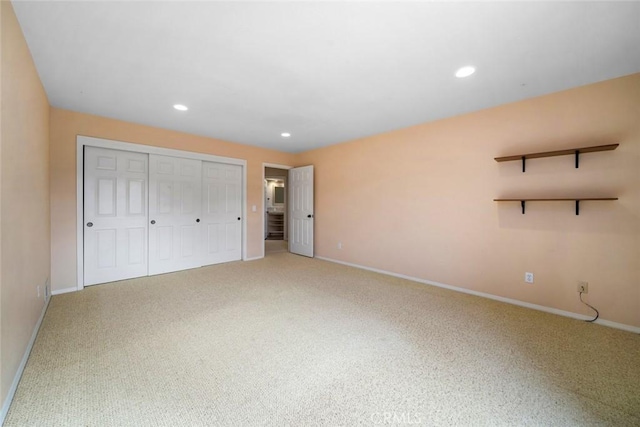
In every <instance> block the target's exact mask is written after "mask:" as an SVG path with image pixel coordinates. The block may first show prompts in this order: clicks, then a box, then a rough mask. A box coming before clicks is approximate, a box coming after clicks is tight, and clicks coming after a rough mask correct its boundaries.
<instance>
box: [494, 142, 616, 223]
mask: <svg viewBox="0 0 640 427" xmlns="http://www.w3.org/2000/svg"><path fill="white" fill-rule="evenodd" d="M616 146H617V144H616ZM583 200H589V201H593V200H599V201H602V200H618V198H617V197H582V198H574V199H493V201H494V202H520V206H522V214H523V215H524V206H525V203H526V202H576V215H580V202H581V201H583Z"/></svg>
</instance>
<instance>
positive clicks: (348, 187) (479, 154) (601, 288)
mask: <svg viewBox="0 0 640 427" xmlns="http://www.w3.org/2000/svg"><path fill="white" fill-rule="evenodd" d="M434 102H435V101H434ZM616 142H617V143H620V147H619V148H618V149H617V150H616V151H611V152H604V153H594V154H585V155H583V156H582V158H581V166H580V168H579V169H575V168H574V158H573V157H572V156H565V157H553V158H547V159H537V160H530V161H529V162H528V164H527V172H526V173H522V172H521V164H520V163H519V162H508V163H497V162H495V161H494V157H497V156H504V155H511V154H520V153H527V152H536V151H547V150H556V149H564V148H572V147H576V146H589V145H599V144H605V143H616ZM296 164H314V165H315V170H316V177H315V182H316V189H315V190H316V193H315V197H316V199H315V203H316V204H315V207H316V234H315V236H316V254H317V255H318V256H322V257H327V258H332V259H335V260H340V261H344V262H349V263H354V264H359V265H363V266H367V267H373V268H377V269H382V270H387V271H390V272H395V273H400V274H404V275H408V276H413V277H417V278H421V279H425V280H430V281H435V282H440V283H444V284H448V285H452V286H457V287H462V288H467V289H471V290H475V291H480V292H485V293H489V294H493V295H497V296H502V297H507V298H513V299H516V300H521V301H525V302H529V303H534V304H539V305H543V306H547V307H552V308H557V309H561V310H566V311H570V312H574V313H581V314H590V313H591V312H590V311H589V309H587V308H585V307H584V306H583V305H581V303H580V302H579V300H578V293H577V291H576V286H577V281H579V280H584V281H588V282H589V294H588V295H586V298H585V299H586V300H587V301H589V302H590V303H591V304H592V305H594V306H596V307H597V308H598V309H599V310H600V311H601V317H602V318H604V319H606V320H610V321H615V322H619V323H623V324H627V325H632V326H636V327H638V326H640V74H635V75H632V76H628V77H625V78H620V79H615V80H610V81H606V82H603V83H599V84H594V85H590V86H585V87H581V88H577V89H574V90H569V91H564V92H560V93H556V94H552V95H549V96H544V97H539V98H535V99H531V100H527V101H523V102H519V103H515V104H510V105H505V106H502V107H499V108H493V109H488V110H484V111H480V112H477V113H473V114H468V115H464V116H459V117H456V118H451V119H447V120H441V121H437V122H432V123H428V124H424V125H420V126H416V127H411V128H408V129H404V130H399V131H395V132H391V133H386V134H382V135H377V136H373V137H369V138H365V139H361V140H356V141H352V142H348V143H343V144H339V145H334V146H331V147H327V148H323V149H318V150H314V151H311V152H306V153H302V154H300V155H299V156H298V158H297V163H296ZM572 195H580V196H582V197H587V196H592V197H603V196H616V197H620V200H619V201H616V202H583V203H582V206H581V213H580V215H579V216H576V215H575V212H574V205H573V204H572V203H571V202H554V203H533V202H531V203H529V204H528V205H527V210H526V214H525V215H522V214H521V211H520V205H519V203H504V204H498V203H496V202H493V201H492V199H494V198H499V197H505V198H506V197H523V196H525V197H526V196H528V197H562V196H572ZM338 242H342V246H343V247H342V250H339V249H338ZM525 272H533V273H534V275H535V283H534V284H526V283H524V280H523V277H524V273H525ZM426 314H427V315H428V313H426Z"/></svg>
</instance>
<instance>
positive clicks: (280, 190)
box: [264, 165, 289, 256]
mask: <svg viewBox="0 0 640 427" xmlns="http://www.w3.org/2000/svg"><path fill="white" fill-rule="evenodd" d="M287 178H288V168H287V169H285V168H283V167H275V166H266V165H265V167H264V207H265V212H264V215H265V216H264V254H265V256H266V255H269V254H272V253H277V252H287V251H288V250H289V247H288V240H289V227H288V225H289V212H288V204H287V190H288V186H287Z"/></svg>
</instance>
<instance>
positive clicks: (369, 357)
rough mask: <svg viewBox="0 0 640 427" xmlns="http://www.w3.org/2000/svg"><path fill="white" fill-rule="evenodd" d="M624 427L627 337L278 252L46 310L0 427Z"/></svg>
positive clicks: (638, 359) (632, 350)
mask: <svg viewBox="0 0 640 427" xmlns="http://www.w3.org/2000/svg"><path fill="white" fill-rule="evenodd" d="M403 424H404V425H429V426H450V425H474V426H475V425H480V426H482V425H486V426H501V425H509V426H512V425H517V426H527V425H530V426H554V425H557V426H591V425H602V426H632V425H635V426H638V425H640V336H638V335H636V334H632V333H628V332H623V331H619V330H615V329H610V328H606V327H603V326H599V325H593V324H587V323H585V322H582V321H578V320H572V319H567V318H563V317H558V316H555V315H551V314H546V313H541V312H537V311H533V310H529V309H525V308H521V307H516V306H512V305H507V304H503V303H499V302H495V301H491V300H487V299H483V298H479V297H474V296H469V295H464V294H460V293H455V292H452V291H447V290H443V289H439V288H434V287H429V286H425V285H421V284H417V283H414V282H410V281H407V280H402V279H396V278H392V277H387V276H383V275H380V274H376V273H372V272H367V271H362V270H357V269H354V268H350V267H346V266H341V265H337V264H332V263H328V262H324V261H320V260H314V259H307V258H304V257H299V256H295V255H292V254H289V253H277V254H273V255H270V256H268V257H267V258H265V259H263V260H258V261H251V262H234V263H229V264H224V265H217V266H211V267H206V268H200V269H195V270H190V271H185V272H180V273H172V274H165V275H161V276H155V277H146V278H141V279H135V280H128V281H122V282H117V283H112V284H106V285H100V286H92V287H90V288H87V289H85V290H84V291H82V292H77V293H71V294H65V295H59V296H54V297H53V298H52V300H51V302H50V306H49V309H48V311H47V313H46V316H45V318H44V321H43V324H42V328H41V331H40V333H39V335H38V337H37V340H36V343H35V345H34V348H33V351H32V354H31V357H30V358H29V361H28V363H27V366H26V369H25V371H24V375H23V377H22V380H21V382H20V384H19V387H18V390H17V393H16V396H15V400H14V402H13V404H12V406H11V408H10V411H9V414H8V416H7V419H6V426H7V427H9V426H126V425H135V426H208V425H224V426H240V425H275V426H283V425H291V426H302V425H309V426H318V425H327V426H336V425H345V426H353V425H403Z"/></svg>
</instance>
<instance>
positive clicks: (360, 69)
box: [13, 1, 640, 152]
mask: <svg viewBox="0 0 640 427" xmlns="http://www.w3.org/2000/svg"><path fill="white" fill-rule="evenodd" d="M13 5H14V8H15V11H16V14H17V16H18V19H19V21H20V25H21V26H22V29H23V32H24V34H25V37H26V39H27V42H28V44H29V48H30V50H31V53H32V55H33V58H34V60H35V63H36V67H37V69H38V72H39V73H40V77H41V79H42V83H43V84H44V87H45V89H46V92H47V95H48V97H49V102H50V103H51V105H53V106H55V107H59V108H65V109H69V110H74V111H80V112H85V113H90V114H97V115H100V116H106V117H113V118H116V119H121V120H126V121H131V122H136V123H142V124H146V125H151V126H158V127H162V128H167V129H174V130H179V131H184V132H189V133H193V134H197V135H205V136H210V137H214V138H220V139H224V140H229V141H234V142H240V143H244V144H250V145H256V146H262V147H268V148H273V149H277V150H281V151H289V152H300V151H305V150H308V149H312V148H316V147H321V146H325V145H329V144H334V143H338V142H342V141H347V140H351V139H354V138H359V137H363V136H367V135H372V134H377V133H381V132H385V131H389V130H393V129H398V128H403V127H406V126H410V125H414V124H418V123H423V122H428V121H433V120H437V119H442V118H445V117H450V116H455V115H459V114H463V113H467V112H470V111H475V110H479V109H483V108H487V107H492V106H497V105H500V104H504V103H508V102H513V101H518V100H522V99H525V98H530V97H533V96H538V95H543V94H547V93H551V92H556V91H559V90H563V89H568V88H572V87H576V86H581V85H585V84H589V83H594V82H598V81H602V80H606V79H610V78H614V77H619V76H623V75H628V74H632V73H636V72H639V71H640V3H639V2H620V3H613V2H605V3H597V2H577V1H574V2H562V3H546V2H544V3H541V2H531V3H530V2H516V3H514V2H511V3H507V2H474V3H462V2H446V3H445V2H375V3H374V2H301V1H300V2H271V1H261V2H178V1H175V2H147V1H143V2H78V1H73V2H60V1H45V2H30V1H14V2H13ZM467 64H472V65H475V66H476V67H477V69H478V71H477V72H476V74H474V75H473V76H471V77H469V78H467V79H457V78H455V77H454V72H455V70H456V69H457V68H458V67H460V66H463V65H467ZM175 103H182V104H185V105H187V106H188V107H189V108H190V109H189V111H187V112H178V111H176V110H174V109H173V108H172V105H173V104H175ZM284 131H287V132H291V134H292V137H291V138H288V139H284V138H282V137H280V133H281V132H284Z"/></svg>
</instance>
